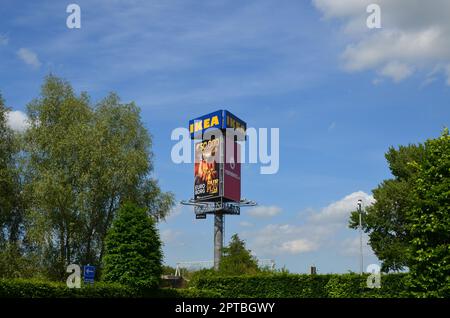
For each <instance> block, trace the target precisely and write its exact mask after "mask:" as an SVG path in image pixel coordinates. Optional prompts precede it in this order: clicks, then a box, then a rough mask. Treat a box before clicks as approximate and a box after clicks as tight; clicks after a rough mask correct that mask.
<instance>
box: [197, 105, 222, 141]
mask: <svg viewBox="0 0 450 318" xmlns="http://www.w3.org/2000/svg"><path fill="white" fill-rule="evenodd" d="M213 128H214V129H222V128H223V111H222V110H218V111H215V112H213V113H209V114H207V115H203V116H201V117H198V118H195V119H192V120H190V121H189V132H190V133H191V138H193V139H194V138H200V139H201V138H202V135H203V134H204V133H205V131H207V130H208V129H213Z"/></svg>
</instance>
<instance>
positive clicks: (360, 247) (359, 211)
mask: <svg viewBox="0 0 450 318" xmlns="http://www.w3.org/2000/svg"><path fill="white" fill-rule="evenodd" d="M358 214H359V254H360V260H359V272H360V274H361V275H362V274H363V272H364V259H363V243H362V200H358Z"/></svg>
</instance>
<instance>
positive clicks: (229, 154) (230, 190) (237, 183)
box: [223, 138, 241, 202]
mask: <svg viewBox="0 0 450 318" xmlns="http://www.w3.org/2000/svg"><path fill="white" fill-rule="evenodd" d="M223 170H224V171H223V174H224V177H223V187H224V188H223V197H224V198H226V199H229V200H231V201H235V202H239V201H240V200H241V145H240V144H239V143H237V142H235V141H230V139H228V138H227V142H226V146H225V163H224V169H223Z"/></svg>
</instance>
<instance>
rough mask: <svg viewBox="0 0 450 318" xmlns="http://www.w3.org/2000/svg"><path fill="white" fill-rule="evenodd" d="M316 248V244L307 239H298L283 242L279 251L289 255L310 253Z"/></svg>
mask: <svg viewBox="0 0 450 318" xmlns="http://www.w3.org/2000/svg"><path fill="white" fill-rule="evenodd" d="M317 248H318V244H317V243H315V242H312V241H309V240H307V239H299V240H293V241H287V242H284V243H283V244H282V245H281V250H282V251H283V252H287V253H290V254H299V253H305V252H311V251H314V250H316V249H317Z"/></svg>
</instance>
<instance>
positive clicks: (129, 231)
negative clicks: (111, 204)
mask: <svg viewBox="0 0 450 318" xmlns="http://www.w3.org/2000/svg"><path fill="white" fill-rule="evenodd" d="M105 244H106V253H105V256H104V258H103V273H104V275H103V277H102V278H103V279H104V280H105V281H107V282H119V283H121V284H124V285H129V286H133V287H136V288H150V289H153V288H156V287H157V286H158V285H159V282H160V277H161V274H162V270H163V269H162V251H161V240H160V238H159V234H158V230H157V228H156V225H155V221H154V220H153V219H152V218H151V217H150V216H148V215H147V212H146V211H145V209H140V208H138V207H136V206H135V205H133V204H125V205H124V206H122V207H121V208H120V209H119V212H118V215H117V217H116V218H115V219H114V221H113V224H112V227H111V229H110V230H109V231H108V234H107V236H106V241H105Z"/></svg>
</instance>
